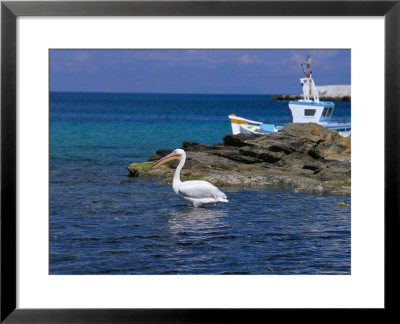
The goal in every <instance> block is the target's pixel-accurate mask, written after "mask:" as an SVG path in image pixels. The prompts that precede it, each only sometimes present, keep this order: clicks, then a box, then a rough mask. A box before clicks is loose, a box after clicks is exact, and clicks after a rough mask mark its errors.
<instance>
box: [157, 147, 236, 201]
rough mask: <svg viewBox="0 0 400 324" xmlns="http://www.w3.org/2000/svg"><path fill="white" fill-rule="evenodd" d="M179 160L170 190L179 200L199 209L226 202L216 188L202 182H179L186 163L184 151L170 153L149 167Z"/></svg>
mask: <svg viewBox="0 0 400 324" xmlns="http://www.w3.org/2000/svg"><path fill="white" fill-rule="evenodd" d="M175 159H176V160H180V162H179V165H178V167H177V168H176V170H175V174H174V181H173V182H172V188H173V189H174V192H175V193H176V194H177V195H178V197H179V198H181V199H183V200H184V201H185V202H187V203H189V204H191V205H193V207H200V206H203V205H207V204H216V203H218V202H228V199H227V197H226V195H225V194H224V193H223V192H222V191H221V190H219V189H218V188H217V187H216V186H214V185H212V184H211V183H209V182H207V181H203V180H194V181H185V182H182V181H181V170H182V168H183V165H184V164H185V161H186V153H185V151H184V150H181V149H176V150H174V151H173V152H172V153H170V154H168V155H167V156H165V157H163V158H162V159H161V160H159V161H157V162H156V163H155V164H153V165H152V166H151V168H155V167H157V166H159V165H161V164H164V163H166V162H168V161H171V160H175Z"/></svg>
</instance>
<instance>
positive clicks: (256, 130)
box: [229, 57, 351, 137]
mask: <svg viewBox="0 0 400 324" xmlns="http://www.w3.org/2000/svg"><path fill="white" fill-rule="evenodd" d="M303 64H305V65H306V67H307V68H306V71H304V70H303V71H304V74H305V77H304V78H301V79H300V83H301V86H302V89H303V99H299V100H297V101H295V100H293V101H289V109H290V111H291V113H292V118H293V120H292V122H293V123H300V124H305V123H316V124H318V125H321V126H323V127H326V128H329V129H334V130H336V131H338V132H339V134H340V135H342V136H344V137H347V136H349V135H350V134H351V123H340V122H337V121H333V120H332V115H333V111H334V109H335V104H334V103H333V102H330V101H320V100H319V95H318V90H317V88H316V86H315V83H314V80H313V79H312V77H311V60H310V58H309V57H307V59H306V60H305V62H304V63H303ZM303 64H302V66H303ZM229 119H230V121H231V127H232V133H233V134H234V135H236V134H266V133H272V132H279V131H281V130H282V129H283V128H284V124H269V123H263V122H259V121H254V120H249V119H245V118H243V117H239V116H236V115H235V114H231V115H229Z"/></svg>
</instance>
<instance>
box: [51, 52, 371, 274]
mask: <svg viewBox="0 0 400 324" xmlns="http://www.w3.org/2000/svg"><path fill="white" fill-rule="evenodd" d="M48 54H49V57H48V60H49V94H48V95H49V270H48V271H49V275H351V273H352V272H351V269H352V267H351V99H352V98H351V49H347V48H332V49H325V48H324V49H315V48H312V49H296V48H293V49H256V48H255V49H244V48H238V49H198V48H186V49H145V48H143V49H118V48H116V49H86V48H73V49H70V48H65V49H64V48H51V49H49V51H48ZM370 68H371V69H373V66H372V67H370Z"/></svg>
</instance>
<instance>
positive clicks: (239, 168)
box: [129, 123, 351, 195]
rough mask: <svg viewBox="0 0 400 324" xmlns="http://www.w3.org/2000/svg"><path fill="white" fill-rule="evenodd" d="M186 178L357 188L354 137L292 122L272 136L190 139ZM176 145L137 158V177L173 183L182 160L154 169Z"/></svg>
mask: <svg viewBox="0 0 400 324" xmlns="http://www.w3.org/2000/svg"><path fill="white" fill-rule="evenodd" d="M182 148H183V149H184V150H185V151H186V154H187V160H186V164H185V166H184V168H183V170H182V173H181V177H182V180H193V179H204V180H207V181H209V182H211V183H213V184H215V185H216V186H221V187H224V186H241V187H243V186H270V187H274V186H285V187H291V188H293V189H294V191H295V192H308V193H317V194H323V193H329V194H338V195H350V193H351V190H350V188H351V138H350V137H347V138H345V137H342V136H340V135H339V133H338V132H336V131H334V130H329V129H327V128H323V127H321V126H319V125H317V124H312V123H309V124H287V125H286V126H285V128H284V130H283V131H282V132H279V133H271V134H268V135H243V134H240V135H226V136H225V137H224V139H223V143H218V144H214V145H210V146H206V145H202V144H199V143H194V142H184V143H183V146H182ZM172 149H174V148H171V149H168V150H159V151H157V152H156V154H155V155H154V156H151V157H150V158H149V159H148V162H143V163H132V164H131V165H130V166H129V172H130V175H131V176H135V177H160V178H164V180H163V183H171V181H172V176H173V173H174V169H175V167H176V166H177V164H178V161H173V162H170V163H167V164H164V165H162V166H160V167H159V168H154V169H151V170H150V166H151V165H152V164H153V161H156V160H158V159H160V158H162V157H163V156H165V155H166V154H168V153H170V152H171V151H172Z"/></svg>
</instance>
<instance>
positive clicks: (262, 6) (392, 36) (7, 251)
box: [0, 0, 400, 323]
mask: <svg viewBox="0 0 400 324" xmlns="http://www.w3.org/2000/svg"><path fill="white" fill-rule="evenodd" d="M19 16H382V17H384V19H385V156H384V158H385V179H384V181H385V205H384V206H385V308H384V310H377V311H378V314H379V316H381V315H383V314H382V311H384V312H385V314H387V313H388V312H389V311H391V312H392V311H396V307H397V306H398V305H397V303H396V297H395V296H396V294H397V293H398V290H397V288H398V287H399V285H398V283H399V279H398V277H399V276H398V270H397V267H395V262H394V260H395V259H397V257H398V255H399V247H400V244H399V229H400V219H399V215H400V213H399V205H400V195H399V155H400V145H399V128H400V127H399V126H400V123H399V122H400V115H399V111H400V65H399V61H400V1H399V0H395V1H351V0H350V1H321V0H315V1H294V0H291V1H285V0H284V1H276V0H275V1H271V0H269V1H117V2H112V1H99V2H98V1H2V2H1V242H0V243H1V296H0V297H1V314H0V315H1V317H0V321H1V322H4V323H32V322H35V323H89V322H90V323H97V322H101V323H113V322H116V323H144V322H145V323H149V322H150V323H199V322H212V323H220V322H229V323H230V322H235V321H237V320H238V318H239V317H238V316H239V315H244V316H245V318H246V319H247V320H246V322H250V323H252V322H258V320H255V319H256V318H262V317H263V316H265V312H266V311H270V312H273V311H277V310H262V309H257V310H256V309H252V310H249V309H246V310H244V309H242V310H240V309H235V310H228V309H213V310H210V309H19V308H16V300H17V292H16V288H17V287H16V271H17V268H16V238H17V233H16V210H17V205H16V204H17V201H16V191H17V183H16V162H17V158H16V143H17V141H16V134H17V125H16V114H17V110H16V81H17V80H16V53H17V52H16V50H17V49H16V44H17V42H16V41H17V30H16V26H17V25H16V19H17V17H19ZM367 181H368V179H367V176H366V184H367ZM370 190H373V188H370ZM297 311H298V313H299V314H308V312H306V313H305V312H304V311H302V312H299V310H297ZM305 316H309V315H305ZM368 316H369V315H368ZM253 317H254V320H252V318H253Z"/></svg>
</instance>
